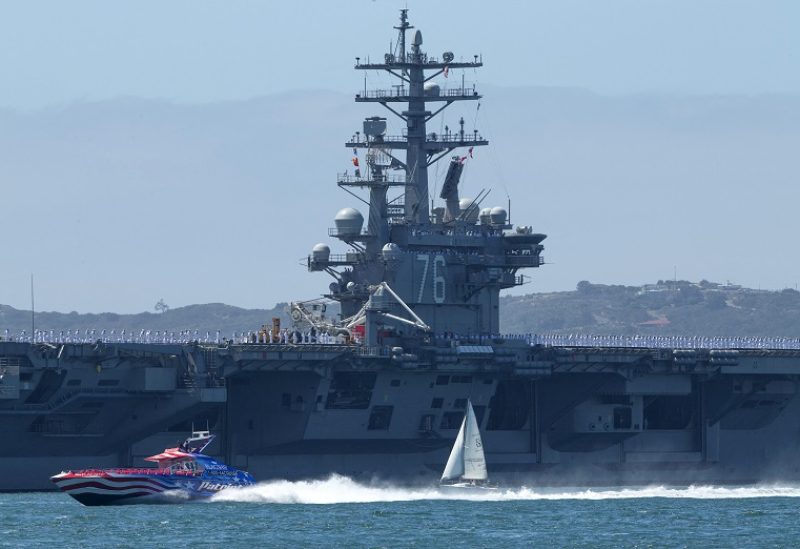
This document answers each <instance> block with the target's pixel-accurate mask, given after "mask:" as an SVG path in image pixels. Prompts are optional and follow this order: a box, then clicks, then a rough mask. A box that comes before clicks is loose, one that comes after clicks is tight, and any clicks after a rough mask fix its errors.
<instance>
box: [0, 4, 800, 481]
mask: <svg viewBox="0 0 800 549" xmlns="http://www.w3.org/2000/svg"><path fill="white" fill-rule="evenodd" d="M395 29H396V31H397V39H396V41H394V42H393V44H392V46H391V48H390V51H389V52H387V53H386V54H384V55H382V56H380V57H379V58H378V59H377V60H370V59H369V58H363V59H362V58H357V59H356V64H355V69H356V70H358V71H380V72H382V73H384V74H386V75H388V76H389V77H391V78H392V79H394V80H395V82H396V85H394V86H392V87H391V88H389V89H383V90H368V89H364V90H362V91H360V92H359V93H357V94H356V95H355V101H356V102H359V103H364V104H365V106H368V107H373V108H374V109H377V110H378V112H377V113H375V112H374V111H373V112H369V113H367V114H369V116H368V117H366V118H365V120H364V121H363V124H362V125H361V127H360V128H359V131H357V132H355V134H353V136H352V137H351V138H350V140H349V141H348V142H347V143H346V146H347V148H348V149H351V150H352V153H353V159H352V163H353V166H352V167H351V168H350V170H349V171H348V172H347V173H342V174H339V175H338V177H337V184H338V185H339V187H341V188H342V189H343V190H345V191H348V193H349V195H348V197H347V198H348V200H349V201H351V203H352V204H358V202H356V200H357V199H358V200H360V201H361V202H363V203H364V204H365V206H364V207H363V209H364V210H365V213H366V218H365V217H364V215H363V214H362V213H361V212H359V211H358V210H357V209H355V208H352V207H345V208H343V209H342V210H341V211H339V213H338V214H337V215H336V216H335V219H334V223H333V225H334V226H333V227H332V228H330V229H329V230H328V236H329V237H330V238H332V239H335V240H337V241H339V242H340V244H339V246H340V247H341V248H342V249H344V250H345V252H344V253H341V254H335V253H332V252H331V249H330V247H329V246H328V245H327V244H317V245H315V246H313V249H312V251H311V253H310V255H309V256H308V260H307V266H308V270H309V271H311V272H324V273H327V274H328V275H329V276H330V277H331V278H332V280H331V281H330V285H329V286H328V291H327V293H326V294H325V295H324V297H323V298H320V299H319V300H314V301H309V302H295V303H292V304H291V307H290V311H289V312H290V314H291V318H292V325H291V326H286V325H285V323H284V326H280V323H279V321H277V320H276V322H275V323H273V322H272V320H271V319H265V325H264V326H263V327H261V329H259V328H258V327H254V331H253V333H252V335H250V336H248V337H247V340H246V342H245V341H241V340H233V341H222V342H220V341H213V342H208V341H205V342H201V341H185V342H180V343H174V342H164V341H160V342H154V341H152V340H145V341H141V340H137V341H120V340H118V339H119V338H117V340H110V339H109V338H105V337H103V338H99V339H97V340H96V341H92V342H80V341H70V340H68V339H61V340H59V338H55V339H53V338H50V337H44V336H41V335H39V336H37V334H32V337H30V338H29V340H25V338H13V339H12V340H11V341H3V342H0V435H2V440H4V441H6V442H5V443H4V444H3V445H0V489H1V490H34V489H50V486H48V484H49V481H48V478H49V476H50V475H52V474H54V473H57V472H58V471H61V470H62V469H75V468H86V467H111V466H128V465H137V464H142V463H143V462H142V458H143V457H144V456H147V455H149V454H152V453H154V452H155V451H157V450H159V449H161V448H164V447H165V445H169V444H172V443H174V442H175V441H176V440H179V439H180V438H182V437H184V436H185V434H186V432H188V431H189V430H190V429H191V424H192V423H195V424H196V425H197V424H201V425H203V426H205V425H206V424H207V425H208V426H209V427H210V429H211V430H212V431H213V432H214V433H216V434H217V435H218V438H217V442H216V443H215V444H216V447H215V448H213V449H212V453H216V454H217V455H219V456H220V457H221V458H222V459H224V460H225V461H226V462H227V463H230V464H231V465H233V466H235V467H237V468H244V469H247V470H248V471H250V472H251V473H252V474H253V475H254V476H255V478H257V479H260V480H264V479H269V478H287V479H299V478H310V477H321V476H325V475H328V474H330V473H340V474H343V475H348V476H353V477H355V478H359V479H371V478H381V479H390V480H395V481H400V482H404V483H425V482H431V481H433V480H435V479H438V477H439V475H440V473H441V470H442V467H443V466H444V464H445V462H446V460H447V454H448V451H449V449H450V446H451V445H452V442H453V439H454V438H455V435H456V432H457V429H458V427H459V425H460V422H461V418H462V417H463V414H464V409H465V406H466V403H467V399H470V400H471V402H472V403H473V405H474V409H475V414H476V417H477V419H478V422H479V425H480V429H481V431H482V432H483V440H484V445H485V448H486V457H487V462H488V468H489V470H490V472H491V475H492V477H493V478H495V479H497V480H498V481H500V482H509V483H524V484H526V485H528V486H535V485H552V484H570V485H589V484H593V485H597V484H600V485H616V484H626V483H630V484H651V483H659V484H660V483H668V484H687V483H703V484H710V483H749V482H757V481H796V480H798V479H800V468H799V467H800V466H799V465H798V463H800V446H798V442H800V421H798V418H799V417H800V399H798V395H797V393H798V373H800V352H799V351H797V350H795V349H788V348H787V349H778V348H776V349H769V348H758V349H747V348H730V347H729V348H709V347H710V346H707V345H704V342H703V340H700V339H696V338H692V337H686V338H681V339H680V342H681V344H680V345H676V346H673V347H670V346H664V345H659V346H654V345H649V344H648V342H649V340H647V339H638V338H627V339H623V338H609V339H608V340H607V341H606V342H605V344H604V345H595V344H592V343H586V342H585V341H584V340H579V339H575V340H570V339H563V340H558V339H553V338H549V339H548V338H541V337H536V336H534V335H524V336H508V335H501V334H499V331H500V329H499V310H498V308H499V303H500V302H499V295H500V292H501V290H504V289H507V288H513V287H515V286H518V285H520V284H522V283H523V282H524V279H523V276H522V275H521V271H522V270H523V269H536V268H538V267H540V266H542V265H543V264H544V260H543V257H542V252H543V245H542V242H543V241H544V240H545V235H544V234H541V233H538V232H535V231H534V229H533V228H532V227H529V226H526V225H512V223H511V221H510V219H509V212H508V208H504V207H503V206H497V205H491V204H484V203H485V202H486V200H485V199H486V195H487V192H486V191H483V192H481V193H479V194H477V195H476V196H474V197H470V198H465V197H463V196H461V194H460V192H459V182H460V177H461V174H462V172H463V171H464V170H465V169H467V170H468V169H469V164H470V163H471V162H472V161H473V156H474V150H475V149H477V148H479V147H481V146H484V145H487V144H488V142H487V140H486V139H484V138H483V137H482V135H481V134H480V133H479V132H478V130H477V129H475V128H471V127H467V126H466V123H465V122H464V120H463V118H461V119H460V121H459V122H458V124H457V126H456V125H454V127H453V128H449V127H446V126H443V125H440V126H439V127H441V128H443V129H442V130H441V131H438V132H434V131H431V130H430V128H429V127H432V126H433V124H430V122H431V120H433V119H435V118H436V117H437V116H439V115H441V114H442V113H443V111H444V110H445V109H447V108H448V107H451V106H454V105H456V106H461V107H463V106H464V105H469V104H470V102H472V104H477V103H476V102H478V101H479V100H480V99H481V95H480V93H479V91H478V90H476V89H475V88H474V87H472V86H467V85H465V84H464V83H463V80H461V82H459V80H460V78H459V77H458V75H459V74H460V73H461V72H463V71H473V70H477V69H479V68H480V67H481V66H482V59H481V57H480V56H472V55H470V56H468V57H467V58H464V57H456V55H455V54H453V53H451V52H444V53H443V54H442V55H441V57H434V56H432V55H428V54H426V53H425V51H424V49H423V38H422V34H421V32H420V31H419V30H416V29H414V27H412V26H411V25H410V24H409V21H408V15H407V10H401V17H400V22H399V24H398V25H397V26H395ZM376 114H378V115H380V114H383V115H384V116H378V115H376ZM387 118H392V119H393V120H394V121H397V122H398V125H399V126H400V127H402V131H400V132H399V134H398V135H391V134H390V133H389V132H388V128H389V125H388V123H387ZM436 163H441V166H442V168H443V169H442V170H441V172H442V173H444V177H442V178H439V179H437V178H436V177H435V176H434V173H435V170H430V168H431V167H432V166H434V165H435V164H436ZM445 168H446V169H445ZM432 184H433V185H435V188H438V189H440V192H439V193H437V194H438V195H437V196H431V192H430V189H431V186H432ZM343 205H344V204H343ZM240 268H247V266H246V265H241V266H240ZM329 303H335V304H337V305H338V311H340V312H338V313H337V314H335V315H334V314H331V312H330V311H332V310H333V307H330V308H328V304H329ZM533 314H535V312H534V313H533Z"/></svg>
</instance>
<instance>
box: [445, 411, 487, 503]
mask: <svg viewBox="0 0 800 549" xmlns="http://www.w3.org/2000/svg"><path fill="white" fill-rule="evenodd" d="M439 488H440V490H443V491H445V492H449V493H453V492H473V491H474V492H482V491H485V490H496V489H497V488H495V487H494V486H491V485H490V484H489V473H488V472H487V470H486V456H485V455H484V453H483V441H482V440H481V432H480V429H479V427H478V421H477V419H476V418H475V410H473V408H472V402H471V401H469V400H468V401H467V411H466V413H465V414H464V419H463V421H462V422H461V428H460V429H459V430H458V436H456V440H455V443H454V444H453V449H452V450H451V451H450V457H449V458H448V460H447V465H445V468H444V472H443V473H442V478H441V480H440V481H439Z"/></svg>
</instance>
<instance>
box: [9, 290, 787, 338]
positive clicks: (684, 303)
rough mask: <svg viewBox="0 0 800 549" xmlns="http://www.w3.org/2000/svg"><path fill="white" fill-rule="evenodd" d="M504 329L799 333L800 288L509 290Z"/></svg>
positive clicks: (194, 324) (211, 308) (197, 322)
mask: <svg viewBox="0 0 800 549" xmlns="http://www.w3.org/2000/svg"><path fill="white" fill-rule="evenodd" d="M273 317H279V318H281V322H282V323H284V325H285V323H287V322H288V320H289V319H288V316H287V314H286V304H285V303H279V304H277V305H276V306H275V307H273V308H272V309H243V308H240V307H233V306H231V305H225V304H222V303H209V304H205V305H189V306H187V307H179V308H175V309H167V310H165V311H164V312H163V313H150V312H143V313H138V314H126V315H120V314H115V313H100V314H79V313H76V312H71V313H58V312H41V313H36V328H37V329H39V330H47V331H49V330H53V331H54V332H55V333H56V334H58V333H59V332H61V331H67V330H70V331H72V332H74V331H75V330H78V331H79V332H80V333H81V334H84V333H85V331H86V330H96V332H97V333H99V331H100V330H103V329H105V330H106V332H107V333H110V331H111V330H115V333H117V334H119V333H120V332H121V331H122V330H123V329H124V330H126V333H138V332H140V331H141V330H151V331H156V330H159V331H164V330H167V331H174V332H176V333H177V332H180V331H185V330H189V331H190V332H191V333H194V332H195V331H197V332H198V334H199V336H200V337H201V338H203V337H204V336H205V334H206V332H209V333H210V334H212V335H215V334H216V331H217V330H219V331H220V335H221V336H222V337H230V336H231V335H232V334H233V333H234V332H236V333H240V332H249V331H251V330H257V329H258V328H259V327H260V326H261V325H262V324H265V323H269V322H271V319H272V318H273ZM30 329H31V315H30V311H25V310H19V309H15V308H13V307H9V306H7V305H0V336H3V335H4V334H5V330H8V333H9V334H10V335H12V336H17V335H19V334H20V333H21V332H22V330H25V331H26V333H30ZM501 329H502V331H503V332H505V333H539V334H542V333H549V332H552V333H565V334H566V333H584V334H586V333H590V334H660V335H697V336H774V337H798V336H800V292H798V291H796V290H794V289H785V290H780V291H771V290H754V289H749V288H742V287H740V286H735V285H729V284H724V285H723V284H717V283H713V282H708V281H705V280H703V281H700V282H697V283H694V282H689V281H685V280H679V281H659V282H657V283H656V284H647V285H644V286H617V285H604V284H592V283H590V282H587V281H582V282H580V283H578V286H577V288H576V289H575V290H573V291H568V292H552V293H533V294H528V295H522V296H504V297H503V298H502V299H501Z"/></svg>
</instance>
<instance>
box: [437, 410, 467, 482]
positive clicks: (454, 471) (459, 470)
mask: <svg viewBox="0 0 800 549" xmlns="http://www.w3.org/2000/svg"><path fill="white" fill-rule="evenodd" d="M466 423H467V417H466V416H464V419H463V420H462V421H461V429H459V430H458V436H457V437H456V442H455V444H453V449H452V450H451V451H450V457H449V458H448V460H447V465H445V467H444V473H442V480H456V479H459V478H461V475H463V474H464V426H465V425H466Z"/></svg>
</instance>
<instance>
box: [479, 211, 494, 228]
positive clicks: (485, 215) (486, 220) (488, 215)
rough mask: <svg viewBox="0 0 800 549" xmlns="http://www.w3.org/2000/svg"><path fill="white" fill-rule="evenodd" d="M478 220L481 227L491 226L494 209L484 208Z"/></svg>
mask: <svg viewBox="0 0 800 549" xmlns="http://www.w3.org/2000/svg"><path fill="white" fill-rule="evenodd" d="M478 218H479V219H480V220H481V225H491V224H492V209H491V208H483V209H482V210H481V211H480V213H479V214H478Z"/></svg>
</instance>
